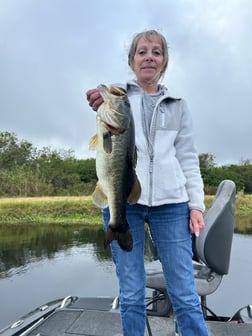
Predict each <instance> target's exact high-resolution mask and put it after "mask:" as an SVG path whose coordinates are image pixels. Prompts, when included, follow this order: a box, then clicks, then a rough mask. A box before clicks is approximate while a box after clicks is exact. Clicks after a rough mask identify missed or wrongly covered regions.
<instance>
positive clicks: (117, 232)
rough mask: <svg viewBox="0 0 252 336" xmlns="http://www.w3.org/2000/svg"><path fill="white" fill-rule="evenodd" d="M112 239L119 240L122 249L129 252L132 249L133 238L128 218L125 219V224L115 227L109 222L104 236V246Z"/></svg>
mask: <svg viewBox="0 0 252 336" xmlns="http://www.w3.org/2000/svg"><path fill="white" fill-rule="evenodd" d="M112 240H117V242H118V245H119V246H120V247H121V249H122V250H124V251H127V252H130V251H131V250H132V248H133V239H132V234H131V232H130V227H129V224H128V222H127V220H125V223H123V225H122V224H121V225H118V226H117V227H116V228H115V229H114V228H113V227H112V226H111V225H110V224H109V226H108V229H107V232H106V234H105V238H104V248H106V247H107V246H108V245H109V244H110V243H111V242H112Z"/></svg>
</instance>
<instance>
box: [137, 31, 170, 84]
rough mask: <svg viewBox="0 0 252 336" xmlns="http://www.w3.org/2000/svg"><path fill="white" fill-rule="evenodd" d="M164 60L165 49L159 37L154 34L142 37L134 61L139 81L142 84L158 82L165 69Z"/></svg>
mask: <svg viewBox="0 0 252 336" xmlns="http://www.w3.org/2000/svg"><path fill="white" fill-rule="evenodd" d="M163 62H164V56H163V50H162V46H161V43H160V41H159V39H158V37H155V36H153V37H152V38H151V39H146V38H145V37H141V38H140V40H139V41H138V44H137V48H136V53H135V55H134V58H133V63H132V69H133V71H134V72H135V74H136V77H137V81H138V82H139V83H140V84H141V83H142V84H144V83H157V82H158V80H159V78H160V74H161V72H162V69H163Z"/></svg>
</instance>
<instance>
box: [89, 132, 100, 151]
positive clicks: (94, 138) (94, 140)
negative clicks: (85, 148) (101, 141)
mask: <svg viewBox="0 0 252 336" xmlns="http://www.w3.org/2000/svg"><path fill="white" fill-rule="evenodd" d="M97 145H98V134H95V135H93V136H92V138H91V139H90V140H89V149H90V150H95V149H96V147H97Z"/></svg>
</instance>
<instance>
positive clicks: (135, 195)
mask: <svg viewBox="0 0 252 336" xmlns="http://www.w3.org/2000/svg"><path fill="white" fill-rule="evenodd" d="M140 195H141V185H140V182H139V180H138V178H137V175H136V172H135V171H134V173H133V185H132V188H131V192H130V194H129V196H128V203H129V204H135V203H136V202H137V201H138V199H139V197H140Z"/></svg>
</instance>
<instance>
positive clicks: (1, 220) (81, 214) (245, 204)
mask: <svg viewBox="0 0 252 336" xmlns="http://www.w3.org/2000/svg"><path fill="white" fill-rule="evenodd" d="M213 197H214V196H212V195H211V196H210V195H206V196H205V204H206V209H208V208H209V206H210V205H211V202H212V200H213ZM236 215H238V216H248V215H252V195H251V194H249V195H244V194H243V193H237V196H236ZM101 220H102V218H101V209H100V208H97V207H96V206H95V205H94V204H93V203H92V198H91V196H54V197H47V196H45V197H13V198H0V225H3V224H10V225H11V224H36V223H44V224H83V225H86V224H99V225H100V224H101Z"/></svg>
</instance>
